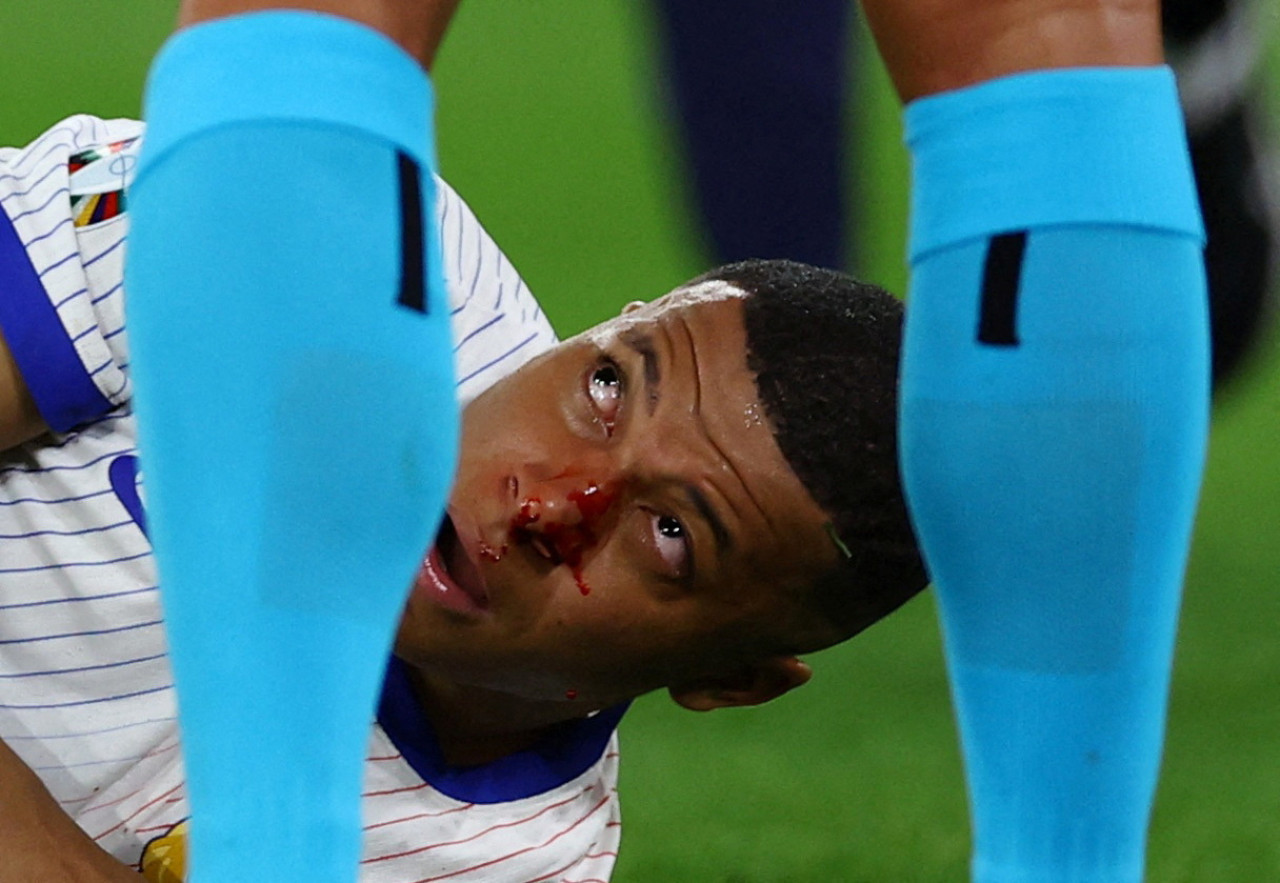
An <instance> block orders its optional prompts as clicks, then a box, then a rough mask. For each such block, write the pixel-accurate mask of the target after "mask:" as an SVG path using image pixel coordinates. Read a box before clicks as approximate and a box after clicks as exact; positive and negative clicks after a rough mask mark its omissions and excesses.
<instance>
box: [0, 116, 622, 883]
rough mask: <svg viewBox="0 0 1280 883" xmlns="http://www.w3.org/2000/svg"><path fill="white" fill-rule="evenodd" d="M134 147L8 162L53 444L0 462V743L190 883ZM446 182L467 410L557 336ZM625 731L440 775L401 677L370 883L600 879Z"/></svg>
mask: <svg viewBox="0 0 1280 883" xmlns="http://www.w3.org/2000/svg"><path fill="white" fill-rule="evenodd" d="M142 134H143V130H142V126H141V124H139V123H136V122H133V121H128V120H112V121H103V120H100V119H95V118H92V117H88V116H77V117H72V118H71V119H68V120H65V121H63V122H62V123H60V124H58V125H57V126H56V127H54V128H53V129H51V130H49V131H48V132H46V133H45V134H44V135H42V136H41V137H40V138H38V139H37V140H36V141H35V142H33V143H32V144H31V145H30V146H28V147H27V148H25V149H22V150H16V149H3V150H0V208H2V209H3V213H2V214H0V330H3V334H4V338H5V340H6V342H7V343H8V346H9V349H10V351H11V352H12V354H13V356H14V358H15V360H16V361H17V363H18V366H19V368H20V370H21V371H22V374H23V377H24V379H25V380H26V382H27V385H28V387H29V388H30V390H31V392H32V395H33V397H34V398H35V400H36V402H37V404H38V406H39V407H40V411H41V414H42V415H43V416H44V417H45V419H46V421H47V422H48V423H49V425H50V426H51V427H52V428H53V430H54V431H53V433H51V434H48V435H45V436H43V437H41V438H39V439H37V440H35V441H33V442H30V443H28V444H25V445H21V446H19V447H17V448H13V449H10V450H8V451H3V452H0V738H3V739H4V741H5V742H6V743H8V744H9V745H10V746H11V747H12V748H13V749H14V750H15V751H16V752H17V753H18V754H19V755H20V756H21V757H22V758H23V760H24V761H26V763H27V764H28V765H29V766H30V767H31V768H32V769H33V770H34V771H35V772H36V773H37V774H38V775H39V776H40V778H41V779H42V780H43V781H44V782H45V784H46V786H47V787H48V789H49V791H50V793H51V794H52V795H53V797H54V799H56V800H57V801H58V802H59V803H60V804H61V805H62V806H63V807H64V809H65V810H66V811H67V813H68V814H70V815H71V816H72V817H73V818H75V819H76V821H77V822H78V823H79V825H80V827H81V828H83V829H84V830H85V831H86V832H87V833H88V834H89V835H90V836H91V837H93V838H94V839H95V840H96V841H97V842H98V843H99V844H100V845H102V846H103V847H104V848H105V849H107V850H108V851H109V852H111V853H112V854H113V855H115V856H116V857H117V858H119V859H120V860H121V861H123V862H125V863H128V864H133V865H135V866H138V867H140V869H142V870H143V872H144V873H145V874H146V875H147V876H148V877H149V878H150V879H151V880H152V881H156V883H158V881H165V883H168V881H173V880H180V879H181V875H182V873H183V867H184V849H185V846H184V843H185V841H184V834H183V831H184V826H185V820H186V818H187V815H188V808H187V802H186V794H185V787H184V779H183V771H182V764H181V757H180V750H179V742H178V738H177V729H176V716H175V706H174V689H173V680H172V675H171V673H170V668H169V663H168V657H167V653H166V646H165V637H164V630H163V624H162V622H161V615H160V608H159V598H158V592H157V587H156V575H155V567H154V564H153V561H152V556H151V548H150V545H149V544H148V542H147V539H146V534H145V512H144V509H143V506H142V503H141V498H142V493H141V471H140V470H139V468H138V460H137V450H136V442H135V424H134V419H133V414H132V409H131V405H130V395H131V387H130V380H129V347H128V333H127V331H126V325H125V308H124V306H125V294H124V291H123V288H122V282H121V280H122V275H123V266H124V253H125V240H126V234H127V229H128V215H127V212H126V204H125V203H126V199H127V184H128V182H129V180H130V178H131V175H132V171H133V168H134V165H135V163H136V157H137V151H138V147H139V146H140V143H141V137H142ZM438 183H439V189H438V193H439V198H438V204H437V207H436V211H437V219H438V221H439V228H440V231H441V238H442V243H443V254H444V258H445V276H446V280H447V282H448V288H449V298H450V303H451V309H452V317H453V335H454V344H455V355H456V364H457V377H458V395H459V399H460V401H462V402H464V403H465V402H467V401H469V400H470V399H471V398H473V397H474V396H475V395H476V394H477V393H478V392H480V391H481V390H483V389H484V388H485V387H487V386H488V385H489V384H491V383H493V382H494V381H495V380H496V379H498V378H499V377H502V376H504V375H505V374H507V373H510V372H511V371H513V370H515V369H516V368H518V367H519V366H520V365H522V364H524V362H526V361H528V360H529V359H530V358H532V357H533V356H534V355H536V354H538V353H539V352H542V351H544V350H546V349H548V348H549V347H550V346H552V345H553V344H554V342H555V336H554V333H553V331H552V329H551V326H550V324H549V323H548V321H547V320H546V318H545V316H544V315H543V314H542V312H541V310H540V309H539V307H538V304H537V301H536V300H534V298H533V296H532V295H531V294H530V292H529V291H528V289H527V288H526V287H525V286H524V283H523V282H522V281H521V279H520V277H519V276H518V275H517V273H516V272H515V270H514V268H513V267H512V266H511V264H510V263H509V262H508V261H507V259H506V257H505V255H503V254H502V252H501V251H500V250H499V249H498V247H497V246H496V245H495V244H494V243H493V241H492V240H491V239H490V238H489V236H488V234H487V233H486V232H485V231H484V229H483V228H482V227H481V226H480V224H479V222H478V221H477V220H476V218H475V216H474V215H473V214H472V213H471V211H470V209H469V208H468V207H467V206H466V205H465V204H464V203H463V202H462V200H461V199H460V198H459V197H458V196H457V194H456V193H454V192H453V191H452V190H451V189H450V188H449V187H448V186H447V185H445V184H444V183H443V182H438ZM216 417H217V415H211V419H216ZM620 713H621V712H620V711H611V712H603V713H601V714H599V715H597V716H596V717H594V718H591V719H588V720H585V721H582V722H580V725H578V726H577V727H576V729H574V730H573V731H572V732H570V733H567V734H565V735H564V736H563V737H560V738H557V739H555V740H554V741H549V742H548V743H547V744H543V745H539V746H535V748H534V749H531V750H530V751H527V752H522V753H521V754H519V755H515V756H512V757H508V758H504V759H503V760H501V761H499V762H497V763H495V764H491V765H488V766H484V767H479V768H474V769H470V770H457V769H450V768H448V767H446V766H445V765H444V764H443V763H442V762H441V760H440V758H439V753H438V750H437V749H436V747H435V743H434V737H433V735H432V731H431V728H430V725H429V723H428V722H427V721H426V718H425V717H424V716H423V713H422V711H421V709H420V708H419V707H418V706H417V705H416V703H415V702H414V701H413V699H412V695H411V693H410V691H409V688H408V685H407V682H406V681H405V677H404V673H403V671H401V670H400V668H399V666H398V665H396V664H393V665H392V668H391V671H390V673H389V675H388V679H387V684H386V687H385V689H384V692H383V696H382V700H381V704H380V708H379V713H378V722H377V723H376V724H375V725H374V726H373V732H372V738H371V747H370V753H369V757H368V759H367V761H366V764H365V791H364V798H363V816H364V822H365V842H364V855H363V860H362V865H361V869H362V870H361V880H362V881H386V883H393V881H394V883H402V881H403V883H409V881H414V883H426V881H429V880H431V881H434V880H445V879H447V880H450V881H458V883H465V881H480V880H485V881H495V880H521V881H534V880H547V881H550V880H561V881H587V880H606V879H608V877H609V874H610V872H611V869H612V866H613V861H614V857H615V856H616V852H617V845H618V840H619V823H618V800H617V794H616V785H617V748H616V735H615V734H614V728H615V725H616V723H617V718H618V716H619V715H620ZM260 835H261V837H262V842H263V850H262V856H261V859H262V865H261V868H260V869H258V868H255V869H254V870H253V872H252V873H251V874H250V876H263V877H267V878H269V876H270V868H271V859H270V856H271V851H272V838H273V833H272V832H271V831H262V832H260Z"/></svg>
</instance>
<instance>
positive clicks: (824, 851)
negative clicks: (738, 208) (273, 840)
mask: <svg viewBox="0 0 1280 883" xmlns="http://www.w3.org/2000/svg"><path fill="white" fill-rule="evenodd" d="M684 2H685V3H686V4H694V3H697V2H698V0H684ZM175 9H176V0H72V2H67V3H56V4H55V3H44V2H41V3H36V2H19V0H3V2H0V47H3V51H0V144H3V145H20V144H23V143H26V142H27V141H29V140H31V139H32V138H34V137H35V136H36V135H38V134H39V133H40V132H41V131H43V130H44V129H45V128H47V127H49V125H50V124H52V123H53V122H55V121H56V120H57V119H59V118H61V117H62V116H66V115H68V114H71V113H75V112H87V113H92V114H95V115H98V116H103V117H111V116H136V115H138V114H139V113H140V108H139V103H140V102H139V96H140V94H141V88H142V81H143V78H144V76H145V72H146V68H147V64H148V61H149V59H150V57H151V55H152V54H153V53H154V52H155V50H156V48H157V47H158V46H159V45H160V43H161V41H162V40H163V39H164V37H165V35H166V34H167V33H168V31H169V29H170V27H171V23H172V20H173V15H174V10H175ZM1269 14H1273V15H1274V14H1276V13H1274V12H1272V13H1269ZM657 20H658V19H657V17H656V15H655V12H654V8H653V7H652V6H651V5H650V4H648V3H645V2H641V0H533V2H531V0H526V2H513V0H465V2H464V3H463V6H462V10H461V12H460V13H459V15H458V18H457V19H456V21H455V23H454V25H453V28H452V31H451V33H450V35H449V37H448V39H447V40H446V41H445V45H444V49H443V51H442V53H441V55H440V57H439V60H438V62H437V65H436V71H435V81H436V88H437V92H438V101H439V109H438V116H437V125H438V129H439V140H440V155H441V165H442V169H443V173H444V175H445V177H446V178H448V179H449V180H450V182H451V183H452V184H453V185H454V186H455V187H456V188H457V189H458V190H459V191H460V192H461V193H462V195H463V196H464V197H465V198H466V199H467V200H468V201H469V202H470V204H471V205H472V207H473V208H474V209H475V211H476V213H477V215H478V216H479V217H480V219H481V221H482V222H484V224H485V225H486V226H487V227H488V229H489V230H490V232H491V233H492V234H493V235H494V237H495V239H497V241H498V242H499V243H500V244H501V245H502V246H503V247H504V249H505V250H506V252H507V254H508V255H509V256H510V257H511V259H512V260H513V262H514V263H515V265H516V266H517V267H518V268H520V270H521V272H522V273H523V274H524V277H525V279H526V281H527V282H528V283H529V285H530V287H531V288H532V290H533V291H534V292H535V293H536V294H538V296H539V297H540V299H541V300H542V302H543V304H544V306H545V308H546V311H547V313H548V314H549V315H550V316H551V318H552V320H553V322H554V323H555V325H556V328H557V330H558V331H559V332H560V334H561V335H562V336H568V335H569V334H572V333H574V332H576V331H578V330H581V329H582V328H584V327H586V326H587V325H589V324H592V323H594V322H596V321H599V320H600V319H602V318H605V317H607V316H609V315H611V314H612V313H614V312H615V311H617V310H618V309H619V308H620V307H621V306H622V305H623V304H624V303H626V302H627V301H630V300H633V299H637V298H650V297H653V296H656V295H658V294H661V293H662V292H664V291H666V290H668V289H670V288H672V287H673V286H675V285H677V284H678V283H679V282H681V281H682V280H684V279H686V278H688V277H690V276H693V275H695V274H697V273H699V272H701V271H703V270H705V269H707V268H708V267H709V266H711V265H713V264H714V263H715V262H716V261H715V260H714V258H713V256H712V250H711V246H710V245H709V238H708V236H707V235H706V234H704V233H703V232H702V226H701V225H700V223H699V222H698V220H697V213H696V211H695V208H694V199H693V196H692V195H691V188H690V187H689V185H688V183H687V182H688V181H689V179H690V169H689V165H690V164H689V160H688V158H687V155H686V154H685V153H684V152H683V151H682V149H681V147H680V142H679V139H678V138H677V137H676V128H675V125H674V123H673V120H674V114H673V110H672V107H673V103H674V102H673V87H672V85H671V82H670V78H669V75H668V70H669V69H668V66H667V65H666V63H665V62H664V57H663V56H662V53H661V50H660V41H659V36H658V31H657V29H656V27H655V25H656V23H657ZM847 27H848V28H849V29H851V33H857V32H858V29H859V28H860V25H859V24H858V22H857V21H856V20H855V19H854V18H853V17H852V16H850V17H849V21H848V22H847ZM862 36H863V37H865V35H862ZM842 64H844V65H845V66H847V68H848V70H847V73H848V75H849V76H850V81H851V82H853V83H855V84H856V85H855V86H854V87H853V89H852V91H851V92H850V94H849V96H848V99H847V102H846V104H847V109H846V112H845V113H846V116H845V119H844V122H845V124H846V126H847V127H848V129H849V131H850V132H851V133H853V138H852V143H853V144H854V145H855V146H856V149H854V150H852V151H851V153H850V155H848V156H847V157H846V158H845V159H844V161H843V162H842V164H841V172H840V174H841V177H842V179H843V182H844V184H845V186H846V188H847V190H848V192H849V193H850V194H851V198H852V199H853V200H854V206H853V211H852V214H853V218H854V222H853V224H852V225H851V228H850V230H849V231H848V232H847V240H848V241H847V242H846V243H844V247H845V249H846V254H847V255H849V256H850V260H851V262H852V263H853V264H854V268H855V269H856V271H857V272H858V273H859V274H860V275H863V276H864V277H867V278H869V279H871V280H873V281H876V282H879V283H881V284H883V285H885V286H887V287H888V288H890V289H891V290H893V291H895V292H899V293H902V292H904V291H905V288H906V269H905V262H904V259H903V253H904V239H905V236H904V231H905V225H906V208H905V197H906V181H907V162H906V157H905V152H904V151H903V149H902V147H901V145H900V137H901V133H900V130H899V128H898V122H897V120H898V109H897V104H896V101H895V99H894V98H893V96H892V93H891V91H890V89H889V87H888V84H887V81H886V78H885V76H884V73H883V71H882V70H881V68H880V66H879V63H878V61H877V59H876V58H875V56H874V52H873V51H872V50H871V48H870V43H869V41H866V40H865V39H863V40H861V41H860V51H859V52H858V53H857V54H856V56H855V57H851V58H850V59H848V60H847V61H843V62H842ZM1264 76H1265V77H1267V78H1269V80H1270V82H1271V83H1273V84H1275V85H1276V86H1280V54H1278V53H1277V52H1276V51H1275V50H1274V48H1273V49H1272V50H1271V51H1270V57H1269V58H1268V60H1267V65H1266V70H1265V71H1264ZM1270 94H1271V96H1272V100H1273V102H1275V104H1276V106H1280V99H1278V98H1277V96H1280V88H1272V89H1271V90H1270ZM724 137H725V138H726V139H731V138H733V137H734V134H733V133H732V132H731V131H726V132H725V133H724ZM796 137H803V132H797V133H796ZM1276 162H1280V159H1276ZM2 294H3V293H2V292H0V296H2ZM1277 349H1278V348H1277V346H1276V342H1275V336H1274V334H1268V335H1265V336H1264V338H1263V339H1262V341H1261V343H1260V345H1259V346H1257V347H1256V348H1255V349H1254V350H1253V352H1252V354H1251V357H1250V358H1248V359H1247V360H1246V362H1245V363H1244V365H1243V367H1242V368H1241V370H1240V372H1239V374H1238V375H1237V376H1236V377H1235V378H1234V379H1233V380H1232V382H1231V383H1230V384H1229V386H1228V387H1227V388H1226V389H1225V390H1224V391H1223V392H1222V394H1221V395H1220V396H1219V397H1218V401H1217V403H1216V405H1215V410H1214V429H1213V439H1212V444H1211V460H1210V464H1209V470H1208V475H1207V479H1206V484H1205V489H1204V493H1203V502H1202V506H1201V512H1200V518H1199V522H1198V527H1197V535H1196V541H1195V547H1194V552H1193V557H1192V562H1191V568H1190V571H1189V575H1188V580H1187V589H1186V598H1185V602H1184V615H1183V620H1182V628H1181V632H1180V639H1179V645H1178V658H1177V667H1176V671H1175V676H1174V687H1173V696H1172V704H1171V714H1170V729H1169V738H1168V743H1167V748H1166V754H1165V764H1164V775H1163V778H1162V781H1161V786H1160V793H1159V798H1158V801H1157V806H1156V813H1155V820H1154V825H1153V831H1152V839H1151V850H1150V860H1149V879H1150V880H1151V881H1154V883H1182V881H1187V883H1190V881H1196V883H1214V881H1221V883H1240V881H1265V880H1280V639H1278V638H1277V631H1278V630H1280V357H1278V356H1277ZM810 661H811V662H812V664H813V665H814V667H815V669H816V677H815V678H814V681H813V683H812V684H811V685H809V686H808V687H806V688H805V689H804V690H801V691H798V692H796V693H794V694H791V695H789V696H786V697H784V698H782V699H781V700H779V701H777V702H775V703H772V704H771V705H769V706H767V707H763V708H759V709H751V710H745V711H727V712H725V711H722V712H717V713H715V714H711V715H695V714H692V713H690V712H687V711H683V710H680V709H678V708H676V706H675V705H674V704H673V703H671V702H670V700H668V699H667V698H666V696H665V695H662V696H658V695H655V696H650V697H647V698H645V699H643V700H641V701H640V702H638V703H637V705H636V707H635V708H634V709H633V710H632V711H631V713H630V714H629V715H628V716H627V719H626V720H625V721H624V723H623V727H622V738H623V743H624V746H625V749H624V756H625V760H624V763H623V772H622V794H623V812H624V815H625V819H626V826H625V829H624V838H623V849H622V854H621V857H620V860H619V863H618V868H617V872H616V874H615V877H614V879H615V881H617V883H640V881H646V883H652V881H667V880H677V881H686V880H687V881H722V883H765V881H768V883H782V881H792V883H799V881H848V883H889V881H895V883H913V881H918V883H942V881H947V883H963V881H965V880H967V871H966V867H967V860H968V828H967V824H968V823H967V817H966V809H965V797H964V789H963V781H962V776H961V769H960V760H959V752H958V749H957V745H956V735H955V731H954V726H953V722H952V718H951V711H950V706H949V700H948V697H947V688H946V680H945V673H944V669H943V663H942V656H941V650H940V646H939V639H938V629H937V625H936V621H935V617H934V609H933V599H932V597H931V596H930V595H928V594H926V595H925V596H923V597H921V598H920V599H918V600H917V601H915V602H913V603H911V604H910V605H908V606H907V607H906V608H905V609H904V610H903V611H902V612H901V613H899V614H897V615H895V616H894V617H892V618H891V619H890V620H888V621H886V622H884V623H882V624H880V625H878V626H876V627H875V628H873V629H872V630H870V631H869V632H867V633H866V634H865V635H863V636H861V637H859V638H858V639H857V640H855V641H853V642H851V643H849V644H847V645H845V646H843V647H839V648H836V649H833V650H829V651H826V652H825V653H822V654H817V655H816V656H814V657H813V658H812V659H811V660H810ZM267 874H268V875H269V871H268V872H267Z"/></svg>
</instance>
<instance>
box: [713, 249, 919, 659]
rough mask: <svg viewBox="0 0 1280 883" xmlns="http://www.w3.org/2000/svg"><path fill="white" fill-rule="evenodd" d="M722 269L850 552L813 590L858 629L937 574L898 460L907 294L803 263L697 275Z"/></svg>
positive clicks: (775, 413) (846, 632) (843, 630)
mask: <svg viewBox="0 0 1280 883" xmlns="http://www.w3.org/2000/svg"><path fill="white" fill-rule="evenodd" d="M714 279H718V280H723V281H725V282H728V283H730V284H732V285H734V286H736V287H738V288H740V289H742V291H744V292H745V293H746V294H747V297H746V298H744V299H743V308H742V309H743V321H744V323H745V325H746V333H747V367H748V368H749V370H750V371H751V372H752V374H753V375H754V376H755V382H756V390H757V393H758V394H759V397H760V403H761V406H762V407H763V408H764V410H765V413H766V415H767V416H768V418H769V420H770V423H771V424H772V428H773V433H774V438H775V440H776V441H777V444H778V447H779V449H780V450H781V451H782V454H783V456H784V457H785V458H786V460H787V462H788V464H789V465H790V466H791V468H792V470H793V471H794V472H795V474H796V476H797V477H798V478H799V479H800V481H801V483H802V484H804V486H805V488H806V489H807V490H808V491H809V494H810V495H811V496H812V497H813V499H814V501H815V502H817V503H818V505H819V506H820V507H822V509H823V511H825V512H826V513H827V515H828V516H829V517H830V518H831V522H832V528H833V529H834V531H835V534H836V536H837V537H838V538H839V544H840V545H842V546H843V551H845V552H847V554H842V556H841V563H840V564H839V565H838V566H837V567H836V568H835V569H834V571H832V572H829V573H828V574H827V575H826V576H824V577H823V578H822V579H820V580H819V583H818V585H815V586H813V587H812V590H811V598H810V599H808V600H810V601H811V602H812V603H813V605H814V606H815V607H816V608H817V612H818V614H819V615H820V616H822V617H823V618H824V620H825V621H826V623H827V624H829V625H830V626H832V627H834V629H835V630H836V632H837V634H838V636H839V638H840V639H843V638H847V637H850V636H852V635H854V634H856V633H857V632H859V631H861V630H862V629H864V628H866V627H867V626H869V625H871V624H872V623H874V622H876V621H877V620H879V619H881V618H883V617H884V616H887V615H888V614H889V613H891V612H892V611H894V610H896V609H897V608H898V607H900V606H901V605H902V604H904V603H905V602H906V601H907V600H908V599H910V598H911V597H912V596H914V595H915V594H916V593H918V592H919V591H920V590H921V589H923V588H924V587H925V585H926V584H927V583H928V577H927V576H926V573H925V565H924V562H923V560H922V558H921V555H920V551H919V546H918V544H917V542H916V537H915V533H914V531H913V530H912V527H911V522H910V520H909V517H908V515H907V507H906V501H905V499H904V497H903V491H902V481H901V478H900V474H899V470H898V432H897V423H898V420H897V410H898V408H897V403H898V362H899V355H900V352H901V344H902V327H903V308H902V304H901V302H899V301H898V299H897V298H895V297H894V296H893V295H891V294H890V293H888V292H887V291H885V290H884V289H883V288H880V287H879V286H876V285H872V284H869V283H865V282H860V281H858V280H857V279H854V278H853V277H852V276H849V275H847V274H845V273H840V272H837V271H835V270H827V269H822V268H819V267H813V266H809V265H807V264H801V263H796V262H795V261H786V260H751V261H743V262H740V263H734V264H727V265H725V266H722V267H719V268H717V269H715V270H712V271H710V272H709V273H705V274H703V275H702V276H700V277H699V278H698V279H697V280H694V283H691V284H695V283H697V282H703V281H709V280H714ZM833 542H834V540H833ZM793 649H795V650H797V651H800V650H812V649H816V648H813V647H809V648H793Z"/></svg>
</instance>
